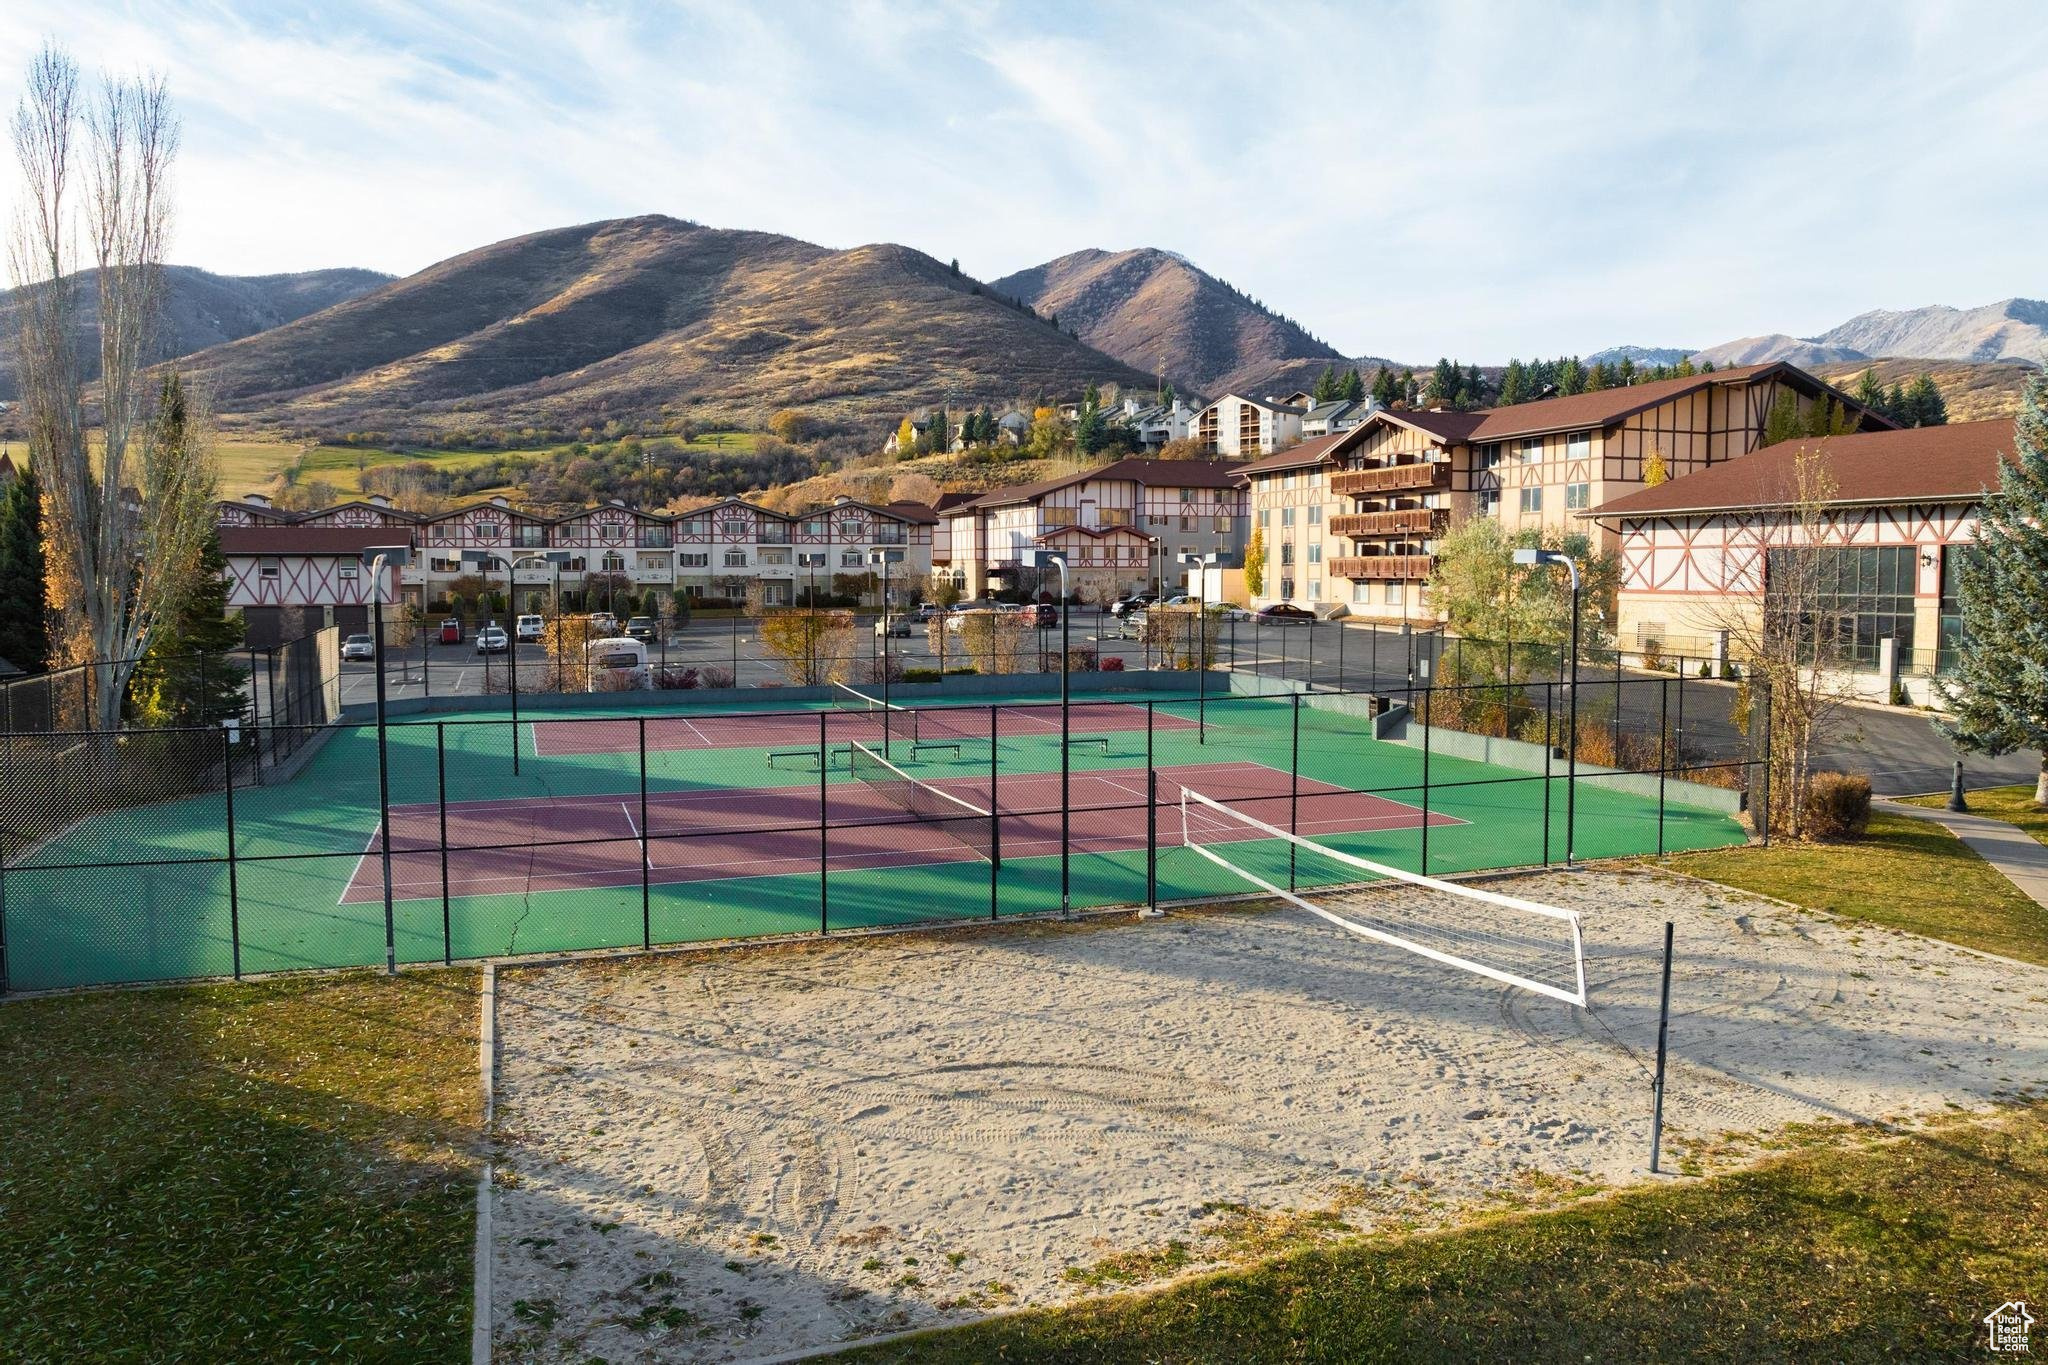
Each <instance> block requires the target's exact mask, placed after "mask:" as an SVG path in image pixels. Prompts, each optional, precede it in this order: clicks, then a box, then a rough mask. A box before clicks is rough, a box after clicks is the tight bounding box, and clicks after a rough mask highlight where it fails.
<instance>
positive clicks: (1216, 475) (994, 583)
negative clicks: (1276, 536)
mask: <svg viewBox="0 0 2048 1365" xmlns="http://www.w3.org/2000/svg"><path fill="white" fill-rule="evenodd" d="M1235 470H1236V466H1234V465H1228V464H1221V463H1217V462H1215V461H1210V460H1144V459H1132V460H1118V461H1117V462H1115V463H1114V464H1108V465H1104V466H1102V467H1101V468H1100V469H1089V470H1084V471H1082V472H1081V473H1078V474H1070V475H1067V476H1066V477H1064V478H1059V479H1047V480H1044V481H1043V482H1040V483H1033V484H1024V485H1021V486H1019V487H1016V488H1003V489H998V490H997V491H995V492H993V493H988V494H985V495H984V496H982V497H979V498H976V499H974V500H973V501H971V502H966V503H962V504H959V505H957V506H955V507H951V508H949V509H947V514H946V519H947V543H948V547H949V554H950V555H951V561H950V562H951V565H952V568H953V571H954V577H955V579H956V581H957V582H958V583H959V584H960V586H961V588H962V589H963V590H964V591H965V592H966V594H967V595H968V596H970V597H979V596H981V595H983V594H984V593H985V592H987V591H989V590H990V588H991V587H1004V586H1011V585H1014V584H1015V583H1017V582H1018V581H1019V579H1018V576H1017V571H1018V570H1019V569H1020V568H1021V567H1022V566H1024V565H1025V564H1027V563H1028V562H1029V561H1030V559H1031V557H1032V555H1033V554H1034V553H1035V552H1037V551H1039V550H1041V549H1045V548H1047V543H1046V541H1045V540H1044V537H1045V536H1047V535H1048V534H1049V533H1051V532H1054V531H1058V530H1060V529H1062V528H1065V527H1069V526H1074V527H1080V528H1082V529H1084V530H1088V531H1104V530H1110V529H1113V528H1122V529H1124V530H1127V531H1129V532H1131V533H1133V534H1135V535H1136V536H1137V537H1138V538H1139V539H1141V540H1143V541H1144V542H1145V544H1146V546H1147V550H1148V553H1147V556H1146V562H1144V563H1139V564H1136V565H1130V564H1127V563H1124V562H1123V560H1121V559H1120V560H1119V562H1118V564H1117V565H1115V566H1111V565H1108V564H1103V565H1099V566H1098V567H1101V568H1105V569H1106V568H1111V567H1116V568H1119V569H1127V570H1128V572H1126V573H1124V574H1123V576H1122V577H1120V578H1118V579H1117V581H1116V583H1115V585H1114V588H1115V590H1116V591H1118V592H1121V591H1123V590H1125V589H1130V588H1140V587H1148V586H1153V585H1154V583H1155V581H1156V580H1157V579H1158V578H1161V577H1165V578H1172V577H1175V576H1177V571H1176V569H1175V568H1174V565H1175V562H1176V557H1177V556H1179V555H1181V554H1228V555H1235V554H1239V553H1241V552H1242V551H1243V549H1244V536H1245V495H1244V488H1243V485H1242V484H1240V483H1239V482H1238V481H1237V479H1236V478H1235ZM1127 543H1128V537H1124V538H1120V539H1119V541H1118V544H1119V546H1120V547H1122V546H1126V545H1127ZM1092 544H1093V542H1091V545H1092ZM1125 558H1127V556H1126V557H1125ZM1074 567H1078V566H1076V565H1074V564H1073V562H1072V561H1070V568H1074ZM1074 586H1075V588H1076V590H1077V591H1078V590H1079V589H1080V586H1081V584H1080V582H1079V580H1078V578H1076V581H1075V584H1074Z"/></svg>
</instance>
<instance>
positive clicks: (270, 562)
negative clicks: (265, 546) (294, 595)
mask: <svg viewBox="0 0 2048 1365" xmlns="http://www.w3.org/2000/svg"><path fill="white" fill-rule="evenodd" d="M256 572H257V574H258V576H260V577H263V578H275V577H277V556H275V555H265V556H263V558H261V559H259V560H257V561H256Z"/></svg>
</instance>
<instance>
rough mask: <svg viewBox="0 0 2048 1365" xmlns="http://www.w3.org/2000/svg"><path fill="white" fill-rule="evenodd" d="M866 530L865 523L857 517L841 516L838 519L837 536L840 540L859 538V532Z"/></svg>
mask: <svg viewBox="0 0 2048 1365" xmlns="http://www.w3.org/2000/svg"><path fill="white" fill-rule="evenodd" d="M866 530H867V523H866V522H864V521H862V520H861V519H860V518H859V517H843V518H841V519H840V522H839V538H840V539H841V540H859V539H860V538H861V534H862V533H863V532H864V531H866Z"/></svg>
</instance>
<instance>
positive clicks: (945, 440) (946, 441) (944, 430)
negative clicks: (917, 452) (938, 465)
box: [924, 408, 953, 452]
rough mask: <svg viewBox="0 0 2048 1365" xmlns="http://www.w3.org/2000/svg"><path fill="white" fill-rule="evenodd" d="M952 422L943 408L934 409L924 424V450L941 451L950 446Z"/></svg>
mask: <svg viewBox="0 0 2048 1365" xmlns="http://www.w3.org/2000/svg"><path fill="white" fill-rule="evenodd" d="M952 425H953V424H952V422H951V421H950V420H949V419H948V418H947V416H946V410H945V409H944V408H935V409H933V411H932V415H931V417H930V418H929V419H927V420H926V422H925V424H924V446H925V449H926V450H930V451H935V452H936V451H943V450H946V449H948V448H949V447H951V446H952V444H953V441H952Z"/></svg>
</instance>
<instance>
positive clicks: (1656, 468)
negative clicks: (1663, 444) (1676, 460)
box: [1643, 446, 1671, 488]
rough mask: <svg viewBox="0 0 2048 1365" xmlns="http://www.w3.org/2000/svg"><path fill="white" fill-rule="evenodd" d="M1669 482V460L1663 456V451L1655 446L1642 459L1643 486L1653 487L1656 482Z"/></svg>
mask: <svg viewBox="0 0 2048 1365" xmlns="http://www.w3.org/2000/svg"><path fill="white" fill-rule="evenodd" d="M1669 482H1671V462H1670V461H1669V460H1666V459H1665V458H1664V452H1663V451H1661V450H1659V449H1657V447H1655V446H1651V447H1650V453H1649V454H1648V455H1647V456H1645V457H1644V459H1643V487H1645V488H1655V487H1656V486H1657V485H1658V484H1661V483H1669Z"/></svg>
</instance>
